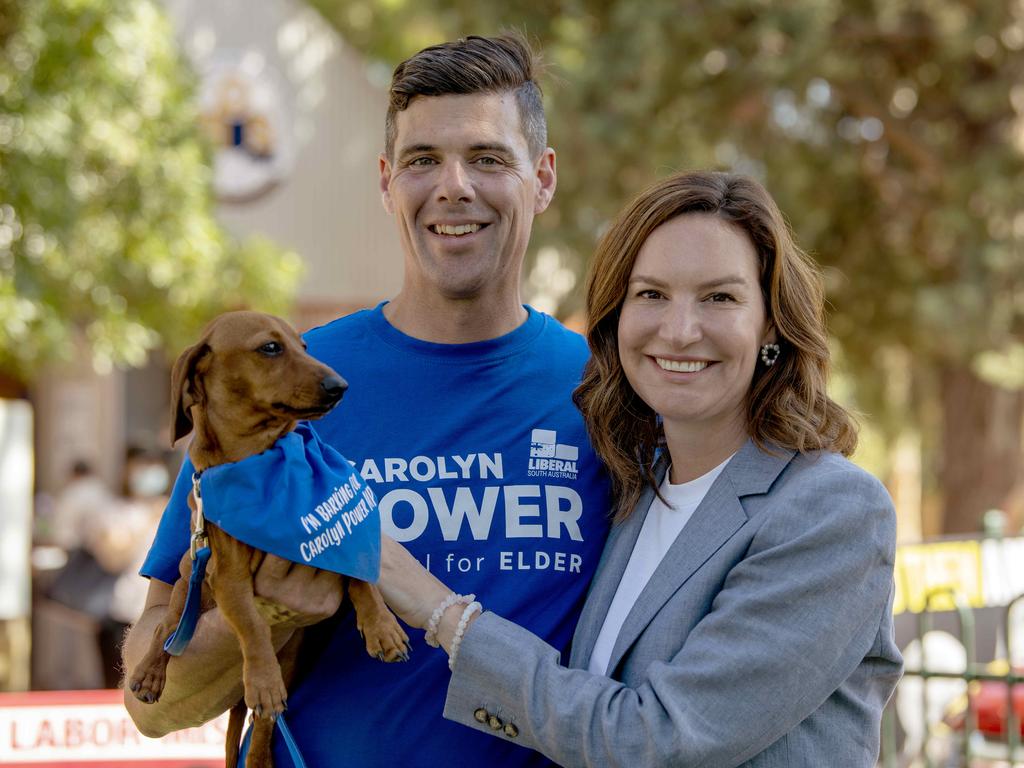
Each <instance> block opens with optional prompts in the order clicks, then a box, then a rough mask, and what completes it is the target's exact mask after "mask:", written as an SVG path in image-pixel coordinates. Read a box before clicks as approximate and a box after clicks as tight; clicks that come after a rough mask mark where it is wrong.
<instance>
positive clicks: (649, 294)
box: [637, 288, 661, 299]
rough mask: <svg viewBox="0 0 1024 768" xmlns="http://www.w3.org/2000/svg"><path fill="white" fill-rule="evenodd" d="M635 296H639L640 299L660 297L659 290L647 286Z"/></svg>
mask: <svg viewBox="0 0 1024 768" xmlns="http://www.w3.org/2000/svg"><path fill="white" fill-rule="evenodd" d="M637 296H639V297H640V298H641V299H660V298H661V292H660V291H656V290H654V289H653V288H647V289H645V290H643V291H640V293H638V294H637Z"/></svg>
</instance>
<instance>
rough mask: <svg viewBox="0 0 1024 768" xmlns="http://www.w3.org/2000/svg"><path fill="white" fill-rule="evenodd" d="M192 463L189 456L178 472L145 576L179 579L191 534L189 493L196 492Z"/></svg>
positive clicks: (166, 580) (143, 566)
mask: <svg viewBox="0 0 1024 768" xmlns="http://www.w3.org/2000/svg"><path fill="white" fill-rule="evenodd" d="M192 472H193V468H192V462H191V461H189V458H188V456H186V457H185V461H184V462H183V463H182V465H181V469H180V470H179V471H178V478H177V480H175V481H174V489H173V490H172V491H171V498H170V499H168V501H167V506H166V508H164V514H163V517H161V518H160V526H159V527H158V528H157V531H156V538H155V539H153V544H152V546H151V547H150V548H149V554H148V555H146V560H145V562H143V564H142V568H140V569H139V573H140V574H141V575H142V576H145V577H147V578H151V579H159V580H160V581H164V582H167V583H168V584H173V583H174V582H176V581H177V580H178V576H179V573H178V563H179V562H181V556H182V555H183V554H185V551H186V550H187V549H188V546H189V538H190V536H191V531H190V530H189V527H190V524H191V523H190V519H191V512H190V510H189V508H188V495H189V493H191V491H192Z"/></svg>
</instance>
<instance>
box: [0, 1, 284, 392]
mask: <svg viewBox="0 0 1024 768" xmlns="http://www.w3.org/2000/svg"><path fill="white" fill-rule="evenodd" d="M193 87H194V82H193V78H192V76H191V74H190V72H189V70H188V68H187V67H186V65H185V63H184V62H183V60H182V59H181V58H180V56H179V53H178V51H177V49H176V47H175V43H174V38H173V34H172V30H171V28H170V26H169V24H168V22H167V20H166V18H165V17H164V15H163V12H162V10H161V9H160V8H159V6H158V5H157V4H155V3H153V2H150V1H149V0H0V368H3V369H7V370H11V371H15V372H18V373H20V374H21V375H25V376H27V375H30V374H31V373H32V371H33V370H34V369H35V368H36V367H37V366H38V365H40V364H42V363H44V362H45V361H47V360H50V359H53V358H55V357H59V356H64V355H66V354H67V353H68V352H69V350H70V347H71V344H72V343H73V341H74V339H75V338H76V337H77V336H80V335H81V336H82V337H84V338H85V339H86V340H87V341H88V342H89V343H90V345H91V348H92V350H93V356H94V360H95V363H96V365H97V366H98V367H99V368H101V369H103V368H109V367H110V366H111V365H113V364H129V365H137V364H141V363H142V362H144V360H145V357H146V355H147V352H148V351H149V350H150V349H153V348H154V347H156V346H158V345H160V344H161V343H163V344H165V345H166V346H167V347H168V348H169V349H171V350H172V351H173V350H175V349H177V348H179V347H180V346H182V345H183V344H184V343H185V342H186V340H188V339H190V338H193V337H194V336H195V335H196V333H197V331H198V329H199V327H200V326H201V325H202V324H203V323H205V322H206V321H207V320H208V319H209V318H210V317H211V316H212V315H214V314H216V313H217V312H219V311H222V310H224V309H229V308H235V307H239V306H248V305H253V304H258V305H259V306H260V307H261V308H265V309H267V310H269V311H280V310H282V309H283V308H284V307H285V306H286V304H287V301H288V299H289V297H290V295H291V292H292V289H293V288H294V286H295V283H296V280H297V278H298V274H299V264H298V260H297V258H296V257H295V256H293V255H291V254H283V253H281V252H280V250H279V249H277V248H276V247H274V246H273V245H271V244H270V243H267V242H265V241H261V240H253V241H250V242H246V243H244V244H238V243H234V242H232V241H231V240H230V239H229V238H228V237H227V236H226V235H225V233H224V232H223V231H222V230H221V228H220V227H219V226H218V224H217V223H216V222H215V220H214V218H213V214H212V211H213V200H212V196H211V187H210V174H211V171H210V157H211V156H210V150H209V148H208V147H207V146H206V145H205V144H204V143H203V142H202V141H201V139H200V136H199V129H198V124H197V115H196V109H195V104H194V101H193Z"/></svg>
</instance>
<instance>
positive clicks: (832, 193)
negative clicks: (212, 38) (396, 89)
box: [312, 0, 1024, 425]
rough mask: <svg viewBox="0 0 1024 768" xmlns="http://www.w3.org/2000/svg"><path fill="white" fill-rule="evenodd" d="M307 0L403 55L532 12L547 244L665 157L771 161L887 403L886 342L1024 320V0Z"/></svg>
mask: <svg viewBox="0 0 1024 768" xmlns="http://www.w3.org/2000/svg"><path fill="white" fill-rule="evenodd" d="M312 4H313V5H314V6H315V7H317V8H318V9H319V10H320V11H321V12H322V13H323V14H324V15H325V17H326V18H327V19H329V20H330V21H331V22H333V23H334V24H335V25H336V26H337V27H338V29H339V30H340V31H341V33H342V34H343V36H344V37H345V38H346V39H347V40H348V41H349V42H351V43H353V44H354V45H356V46H357V47H359V48H361V49H362V50H363V51H364V52H366V53H367V54H368V55H369V56H371V57H372V58H375V59H377V60H379V61H384V62H386V63H387V64H388V65H389V66H393V65H394V64H395V63H396V62H397V61H399V60H400V59H402V58H404V57H405V56H408V55H410V54H411V53H413V52H415V51H416V50H417V49H418V48H419V47H421V46H422V45H424V44H427V43H432V42H436V41H438V40H444V39H452V38H454V37H457V36H459V35H464V34H472V33H476V34H494V33H496V32H498V31H499V30H500V29H502V28H510V27H511V28H516V29H520V30H523V31H525V32H526V33H527V34H528V35H529V36H530V37H531V38H532V39H533V40H534V41H535V42H536V43H537V44H538V47H539V48H540V49H541V50H542V51H543V53H544V56H545V59H546V61H547V63H548V65H549V76H548V77H547V78H546V80H545V87H546V97H547V103H548V105H549V120H550V128H551V130H550V134H551V141H552V145H553V146H554V147H555V148H556V149H557V150H558V153H559V158H558V159H559V169H560V170H561V173H560V175H559V185H558V193H557V195H556V196H555V201H554V204H553V207H552V209H550V210H549V212H548V213H546V214H545V215H544V216H542V217H541V218H540V219H539V220H538V224H537V228H536V232H535V238H534V244H535V246H536V245H541V244H548V245H554V246H556V247H557V248H559V249H560V251H562V253H563V254H568V256H569V258H568V260H569V262H570V263H574V264H575V265H576V266H577V268H580V269H581V268H582V266H583V265H584V263H585V261H586V259H587V258H588V256H589V254H590V253H591V252H592V250H593V246H594V244H595V242H596V239H597V237H598V236H599V235H600V232H601V231H602V228H603V227H604V226H605V225H606V222H607V221H608V220H609V218H610V217H611V216H613V215H614V213H615V212H616V211H617V210H618V209H619V208H620V207H621V206H622V205H623V204H624V203H625V201H627V200H628V199H629V198H630V197H632V196H633V195H634V194H635V193H636V192H637V191H638V190H639V189H640V188H641V187H642V186H643V185H645V184H647V183H649V182H650V181H653V180H654V179H656V178H658V177H660V176H664V175H665V174H667V173H669V172H671V171H673V170H678V169H683V168H696V167H715V168H724V169H735V170H739V171H742V172H748V173H752V174H754V175H756V176H758V177H759V178H761V180H763V181H764V182H765V184H766V185H767V186H768V188H769V189H770V190H771V191H772V193H773V194H774V195H775V197H776V198H777V199H778V201H779V203H780V206H781V207H782V209H783V210H784V211H785V212H786V213H787V215H788V216H789V218H790V220H791V222H792V224H793V227H794V229H795V230H796V233H797V237H798V241H799V242H800V243H801V244H802V245H803V247H804V248H806V249H807V250H809V251H810V252H811V253H813V254H814V255H815V257H816V258H817V259H818V260H819V261H820V263H822V264H823V265H824V267H825V269H826V278H827V285H828V293H829V300H830V302H831V305H832V308H833V312H832V331H833V333H834V334H835V336H836V338H837V340H838V342H839V344H840V347H841V348H842V350H843V353H844V357H845V359H846V360H847V361H848V364H849V371H850V373H851V374H855V375H856V379H857V387H856V392H857V398H858V400H859V401H860V403H861V406H862V407H863V408H865V409H867V410H869V411H871V412H872V413H873V414H874V416H875V417H876V419H880V421H882V422H883V423H886V422H889V423H892V424H893V425H895V424H898V423H900V422H901V421H905V419H906V417H907V413H906V410H905V408H904V405H905V404H904V405H900V406H898V407H897V406H894V404H893V400H892V399H891V398H887V397H886V392H885V381H884V379H885V377H884V376H880V375H879V373H878V370H879V365H880V360H881V358H880V357H879V354H880V352H884V350H885V349H887V348H890V347H892V348H898V349H904V350H912V351H913V354H914V355H915V356H916V359H917V361H918V364H919V370H920V371H924V372H925V373H926V372H927V371H928V370H929V366H939V365H942V364H948V363H952V364H961V365H971V366H973V367H974V368H975V369H976V370H978V371H980V372H985V371H991V370H992V369H993V365H992V363H991V360H992V354H993V353H998V354H1002V355H1005V354H1009V353H1010V351H1011V350H1012V349H1016V348H1015V347H1013V346H1012V345H1013V342H1014V340H1015V339H1020V338H1021V337H1022V336H1024V6H1022V5H1021V3H1020V2H1019V0H979V2H976V3H972V4H969V5H967V4H964V3H962V2H960V1H959V0H887V1H886V2H867V1H866V0H857V1H856V2H842V1H841V0H802V2H799V3H769V2H766V1H764V0H726V1H725V2H716V3H697V2H693V1H692V0H683V1H682V2H680V1H678V0H649V2H645V3H636V2H632V0H600V1H594V2H585V3H584V2H579V0H547V1H546V2H536V1H535V0H530V1H529V2H527V0H502V2H488V1H487V0H443V2H442V1H441V0H416V2H412V1H411V0H345V1H344V2H343V1H342V0H312ZM576 300H577V301H578V297H576ZM1015 354H1019V353H1015ZM978 360H985V361H988V362H986V363H985V364H981V363H979V362H978ZM925 377H926V378H927V376H925ZM1005 381H1007V378H1006V377H1003V380H1002V382H1001V383H1005Z"/></svg>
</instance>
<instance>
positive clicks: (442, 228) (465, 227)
mask: <svg viewBox="0 0 1024 768" xmlns="http://www.w3.org/2000/svg"><path fill="white" fill-rule="evenodd" d="M479 229H480V225H479V224H431V225H430V231H431V232H433V233H434V234H435V235H456V236H457V235H471V234H473V233H474V232H476V231H478V230H479Z"/></svg>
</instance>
